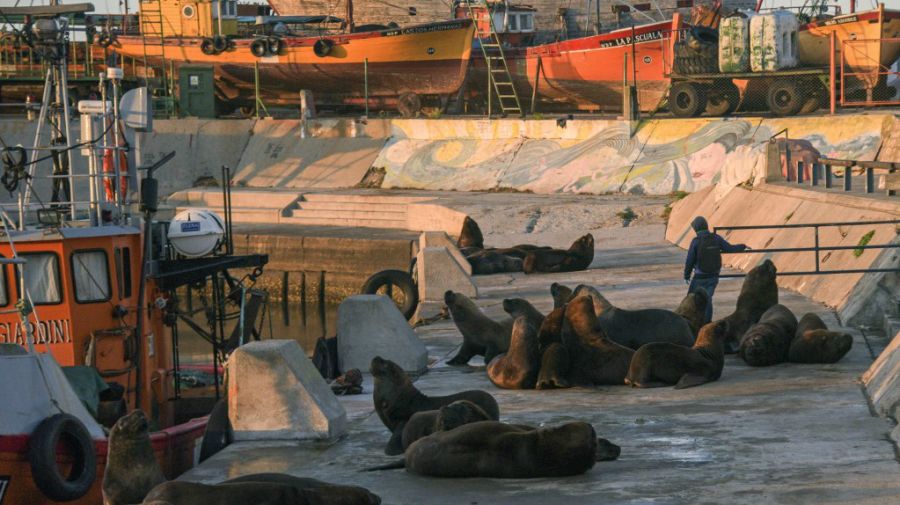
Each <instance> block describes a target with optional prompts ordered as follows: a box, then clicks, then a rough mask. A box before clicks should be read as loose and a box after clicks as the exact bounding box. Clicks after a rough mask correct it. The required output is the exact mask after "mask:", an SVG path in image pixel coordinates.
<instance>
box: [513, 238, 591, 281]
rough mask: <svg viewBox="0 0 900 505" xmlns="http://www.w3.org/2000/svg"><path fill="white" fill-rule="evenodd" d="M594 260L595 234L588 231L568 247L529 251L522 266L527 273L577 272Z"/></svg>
mask: <svg viewBox="0 0 900 505" xmlns="http://www.w3.org/2000/svg"><path fill="white" fill-rule="evenodd" d="M592 261H594V236H593V235H591V234H590V233H588V234H587V235H584V236H582V237H581V238H579V239H578V240H576V241H575V242H573V243H572V245H571V246H570V247H569V248H568V249H567V250H563V249H541V250H535V251H531V252H529V253H528V255H527V256H525V260H524V263H523V264H522V267H523V269H524V271H525V273H526V274H532V273H535V272H575V271H578V270H586V269H587V267H589V266H590V265H591V262H592Z"/></svg>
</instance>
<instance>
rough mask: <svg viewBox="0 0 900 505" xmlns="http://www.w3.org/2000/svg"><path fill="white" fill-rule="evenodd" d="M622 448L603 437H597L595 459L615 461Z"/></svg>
mask: <svg viewBox="0 0 900 505" xmlns="http://www.w3.org/2000/svg"><path fill="white" fill-rule="evenodd" d="M621 453H622V448H621V447H619V446H618V445H616V444H614V443H612V442H610V441H609V440H607V439H605V438H599V437H598V438H597V461H615V460H616V459H618V458H619V454H621Z"/></svg>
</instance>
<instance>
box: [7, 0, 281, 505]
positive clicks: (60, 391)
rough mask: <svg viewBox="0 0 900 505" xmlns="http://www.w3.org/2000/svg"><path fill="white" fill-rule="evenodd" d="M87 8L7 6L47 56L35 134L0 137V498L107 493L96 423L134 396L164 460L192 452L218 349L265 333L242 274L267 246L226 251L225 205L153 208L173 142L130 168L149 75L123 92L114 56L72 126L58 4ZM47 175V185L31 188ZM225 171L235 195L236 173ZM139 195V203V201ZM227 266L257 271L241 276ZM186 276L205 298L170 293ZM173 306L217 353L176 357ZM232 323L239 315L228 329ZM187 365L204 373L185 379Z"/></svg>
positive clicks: (189, 371) (176, 467) (213, 385)
mask: <svg viewBox="0 0 900 505" xmlns="http://www.w3.org/2000/svg"><path fill="white" fill-rule="evenodd" d="M92 9H93V7H92V6H91V5H90V4H78V5H73V4H70V5H65V6H50V7H39V8H20V9H16V8H5V7H4V8H0V11H2V12H3V13H4V14H23V15H28V16H31V17H32V22H31V23H28V24H26V25H25V27H24V28H23V29H22V30H21V34H20V36H21V37H22V39H23V41H24V42H25V43H26V44H27V45H28V46H29V47H30V48H31V49H32V50H34V51H35V52H39V53H40V54H41V56H42V58H43V60H44V61H45V62H46V63H47V80H46V82H45V87H44V95H43V99H42V101H41V104H42V108H41V112H40V120H39V122H38V131H37V134H36V136H35V144H34V146H33V147H31V148H29V149H25V148H23V147H21V146H14V147H8V146H6V144H3V148H2V153H0V160H2V161H0V164H2V177H0V181H2V184H3V185H4V187H5V189H6V190H8V191H9V192H10V193H12V194H14V195H16V196H17V198H15V199H14V200H13V201H12V202H9V203H2V204H0V403H2V404H3V406H4V407H3V408H2V409H0V503H3V504H16V505H19V504H29V505H43V504H50V503H59V502H68V503H76V504H83V505H100V504H101V503H102V498H101V481H102V476H103V471H104V468H105V465H106V455H107V440H106V435H105V433H104V430H103V427H110V426H112V424H113V423H114V422H115V421H116V420H117V419H119V418H120V417H121V416H123V415H124V414H126V413H127V412H128V411H131V410H135V409H141V410H143V411H144V412H145V413H146V414H147V417H148V419H149V423H150V428H151V431H152V434H151V441H152V444H153V448H154V450H155V452H156V456H157V458H158V460H159V462H160V464H161V466H162V468H163V470H164V472H165V474H166V476H167V477H168V478H174V477H176V476H178V475H180V474H181V473H183V472H184V471H186V470H187V469H189V468H191V467H192V466H193V465H194V463H195V452H196V451H195V449H196V448H197V447H198V445H199V442H200V439H201V437H202V436H203V433H204V430H205V427H206V424H207V417H206V416H207V415H208V414H209V413H210V411H211V410H212V407H213V405H214V404H215V403H216V401H217V400H218V399H219V392H220V388H219V372H220V371H221V366H220V363H221V360H222V358H223V357H224V355H225V354H226V353H227V351H228V350H229V349H233V347H234V346H236V345H240V344H242V343H243V342H244V341H245V339H248V338H251V337H252V336H257V337H258V335H259V329H258V325H257V319H258V318H257V317H256V315H258V309H259V306H260V304H263V303H264V297H260V293H259V292H258V290H254V289H252V288H251V286H250V284H252V282H253V281H254V280H255V279H256V277H257V276H258V275H259V274H260V273H261V269H262V267H263V265H265V263H266V262H267V257H266V256H265V255H250V256H234V255H231V254H230V251H231V246H230V239H229V236H230V233H229V231H230V230H229V228H230V225H229V221H230V220H229V219H228V216H229V212H228V211H227V206H226V213H225V216H226V219H225V221H224V223H223V222H222V221H221V220H220V219H219V218H218V217H217V216H215V215H214V214H212V213H210V212H205V211H194V212H193V213H181V214H178V215H176V216H175V218H174V219H173V220H172V221H171V222H163V221H158V220H155V219H154V214H155V212H156V207H157V195H156V188H157V182H156V179H155V178H154V176H153V172H154V171H155V170H156V169H157V168H159V167H161V166H162V165H163V164H165V163H166V162H167V161H168V160H170V159H171V158H172V156H174V154H175V153H170V154H169V155H167V156H165V157H163V158H162V159H160V160H159V161H157V162H156V163H155V164H154V165H153V166H150V167H145V168H136V167H134V166H133V163H132V167H131V170H129V167H128V165H129V162H130V160H129V159H130V158H132V156H131V155H132V151H131V149H130V148H129V147H128V146H127V145H126V144H125V143H124V142H123V141H122V139H123V138H125V137H127V135H126V132H127V130H129V129H133V130H136V131H150V129H151V127H152V121H151V114H150V105H149V97H148V93H147V90H146V88H140V89H137V90H132V91H130V92H128V93H126V94H125V95H124V96H122V97H121V100H120V97H119V91H120V89H121V88H120V86H121V78H122V71H121V69H116V68H108V69H107V73H106V76H102V77H101V79H100V87H99V89H100V95H101V100H99V101H82V102H80V103H79V112H80V113H81V136H82V140H81V142H80V143H78V144H76V143H74V142H73V141H72V140H71V135H69V131H68V124H69V122H70V118H71V114H72V113H73V111H71V110H70V109H69V106H68V104H69V98H68V95H67V93H68V90H67V86H66V78H65V76H66V74H67V68H66V57H65V50H64V48H65V42H66V35H65V34H66V31H67V20H66V16H67V15H68V14H71V13H72V12H85V11H90V10H92ZM120 110H121V111H122V114H121V115H120ZM47 124H49V125H50V128H49V130H50V131H49V135H48V134H47V133H48V132H46V131H44V130H47V129H48V128H47ZM48 136H49V139H48V138H45V137H48ZM73 153H74V154H76V155H77V153H81V154H83V155H86V156H87V157H88V170H87V173H74V172H75V169H74V167H75V165H74V164H73V163H71V157H72V156H73ZM51 165H52V168H51ZM51 171H52V172H51ZM137 171H143V172H145V174H146V175H145V176H144V177H143V178H142V180H141V181H140V188H139V189H140V192H139V195H140V197H139V198H138V196H137V193H136V192H135V191H134V190H135V189H136V188H135V186H134V184H133V182H132V184H128V183H127V181H129V180H131V181H135V180H136V179H137V177H136V172H137ZM48 172H50V173H52V175H49V174H48ZM223 172H224V173H223V177H224V178H225V180H226V181H228V179H229V177H228V176H227V171H224V170H223ZM51 186H52V188H53V192H52V195H50V196H49V198H46V195H44V198H43V199H38V198H37V196H36V195H38V194H40V193H43V192H44V191H46V190H47V189H48V188H50V187H51ZM223 186H224V187H225V190H224V192H225V195H224V197H225V198H226V202H228V201H230V193H229V191H228V187H229V184H227V182H226V184H224V185H223ZM129 188H130V189H129ZM78 195H80V198H79V197H77V196H78ZM87 195H89V197H87ZM31 197H34V200H35V201H31ZM45 202H46V203H45ZM138 204H139V205H140V208H141V212H142V215H141V216H138V215H132V212H131V210H130V209H131V208H132V206H133V205H134V206H137V205H138ZM10 216H17V218H15V219H14V218H13V217H10ZM230 269H245V270H246V271H249V272H250V273H248V274H247V275H245V276H244V277H242V278H241V279H240V280H235V278H233V277H231V276H230V275H229V270H230ZM210 285H211V286H212V287H211V288H210V287H209V286H210ZM200 286H202V287H200ZM195 288H196V289H201V290H202V291H203V293H204V294H203V296H202V302H203V305H204V308H203V309H200V310H198V311H191V310H190V308H185V307H184V306H183V304H181V303H179V301H178V296H177V295H176V294H177V293H179V292H181V293H183V292H185V291H187V293H191V291H190V290H191V289H195ZM209 297H211V298H212V303H209V300H208V299H209ZM261 300H262V301H261ZM226 311H228V313H227V314H226ZM196 313H199V314H200V315H201V317H200V320H201V322H199V323H195V322H193V321H192V317H193V315H194V314H196ZM235 320H237V321H239V322H238V323H236V322H235ZM179 322H184V323H186V324H188V325H191V327H192V328H193V329H194V330H195V331H196V332H197V333H198V334H200V336H201V337H203V338H205V339H206V340H208V341H209V342H210V343H211V344H212V353H211V354H212V358H211V360H212V364H211V366H210V365H205V364H199V366H182V365H181V364H180V362H179V351H178V347H179V339H178V326H179V325H178V323H179ZM226 325H230V326H233V328H234V331H233V332H232V333H231V335H230V337H228V336H226V335H225V333H226ZM189 375H190V376H192V377H194V378H196V377H199V376H208V377H209V379H208V380H207V381H206V384H205V385H203V387H196V388H188V387H186V384H184V382H187V381H185V378H186V377H188V376H189ZM201 455H202V453H201Z"/></svg>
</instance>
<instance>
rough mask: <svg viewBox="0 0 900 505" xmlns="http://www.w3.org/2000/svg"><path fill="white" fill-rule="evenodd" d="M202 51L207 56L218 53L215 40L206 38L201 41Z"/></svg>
mask: <svg viewBox="0 0 900 505" xmlns="http://www.w3.org/2000/svg"><path fill="white" fill-rule="evenodd" d="M200 51H202V52H203V54H205V55H207V56H212V55H214V54H216V45H215V43H214V42H213V39H210V38H205V39H203V41H202V42H200Z"/></svg>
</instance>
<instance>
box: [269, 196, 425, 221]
mask: <svg viewBox="0 0 900 505" xmlns="http://www.w3.org/2000/svg"><path fill="white" fill-rule="evenodd" d="M418 200H419V199H418V198H414V197H413V198H409V197H393V196H383V195H355V194H329V193H318V194H316V193H311V194H305V195H303V197H302V198H301V199H300V200H299V201H297V202H296V205H295V206H294V207H293V208H292V209H290V210H289V212H288V214H287V215H286V216H285V217H283V218H282V219H281V222H282V223H290V224H298V225H321V226H353V227H361V228H400V229H405V228H406V227H407V220H408V216H409V212H408V210H407V204H408V203H410V202H411V201H418Z"/></svg>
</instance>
